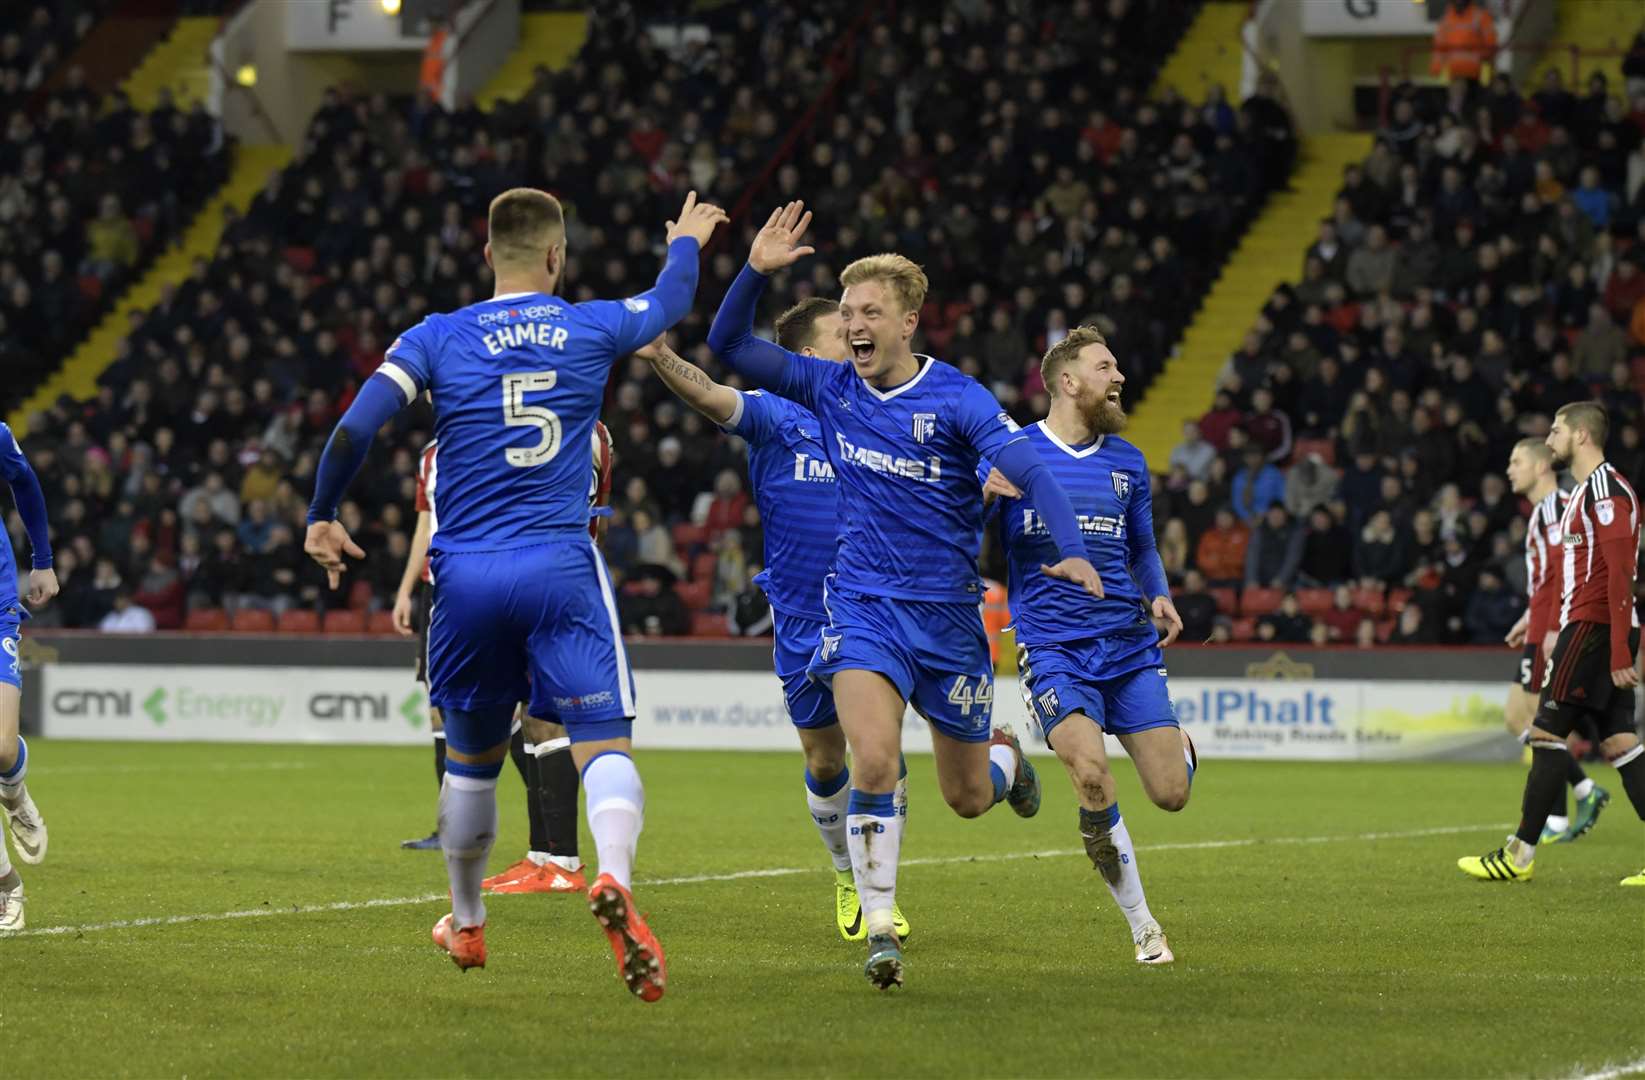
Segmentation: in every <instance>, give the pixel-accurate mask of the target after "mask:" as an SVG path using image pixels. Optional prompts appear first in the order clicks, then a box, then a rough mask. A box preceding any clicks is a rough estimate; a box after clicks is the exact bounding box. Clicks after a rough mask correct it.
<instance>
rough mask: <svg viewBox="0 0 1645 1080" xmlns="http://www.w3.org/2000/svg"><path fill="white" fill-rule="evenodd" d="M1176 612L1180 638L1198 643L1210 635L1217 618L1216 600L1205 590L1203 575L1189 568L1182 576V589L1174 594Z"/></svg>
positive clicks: (1191, 642) (1190, 642)
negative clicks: (1180, 620)
mask: <svg viewBox="0 0 1645 1080" xmlns="http://www.w3.org/2000/svg"><path fill="white" fill-rule="evenodd" d="M1175 603H1176V607H1177V614H1178V615H1179V616H1181V617H1182V635H1181V640H1183V641H1186V642H1188V643H1189V644H1198V643H1200V642H1202V641H1206V640H1208V639H1209V638H1210V637H1211V627H1212V625H1213V624H1214V623H1215V622H1216V618H1217V602H1216V599H1215V598H1214V597H1212V595H1211V594H1210V593H1209V592H1207V591H1206V586H1205V575H1204V574H1202V573H1200V572H1199V571H1198V570H1189V571H1188V572H1187V573H1186V574H1184V575H1183V578H1182V590H1181V591H1180V592H1178V593H1177V594H1176V596H1175Z"/></svg>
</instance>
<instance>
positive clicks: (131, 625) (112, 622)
mask: <svg viewBox="0 0 1645 1080" xmlns="http://www.w3.org/2000/svg"><path fill="white" fill-rule="evenodd" d="M97 629H99V630H101V631H102V632H103V633H105V634H152V633H154V630H155V622H154V615H153V613H152V612H150V611H149V610H148V609H147V608H145V607H142V606H141V605H139V604H136V603H134V602H133V601H132V598H131V592H130V591H129V590H127V589H124V588H121V589H119V590H118V591H116V592H115V594H114V604H113V607H111V608H110V609H109V613H108V614H107V615H104V616H103V618H102V620H101V621H99V622H98V624H97Z"/></svg>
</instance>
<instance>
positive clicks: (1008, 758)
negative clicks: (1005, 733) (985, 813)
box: [988, 744, 1017, 802]
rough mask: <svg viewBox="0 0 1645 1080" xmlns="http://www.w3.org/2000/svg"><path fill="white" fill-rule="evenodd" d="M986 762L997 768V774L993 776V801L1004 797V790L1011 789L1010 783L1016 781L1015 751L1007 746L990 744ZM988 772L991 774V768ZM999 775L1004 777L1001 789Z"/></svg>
mask: <svg viewBox="0 0 1645 1080" xmlns="http://www.w3.org/2000/svg"><path fill="white" fill-rule="evenodd" d="M988 764H989V765H991V766H992V767H993V768H994V769H998V770H999V775H997V776H994V791H995V796H994V801H995V802H999V801H1000V800H1001V799H1003V798H1005V794H1006V792H1008V791H1010V790H1011V785H1012V784H1014V783H1016V782H1017V753H1016V751H1015V750H1012V749H1011V748H1010V747H1009V746H1004V745H998V744H996V745H994V746H990V747H989V748H988ZM990 773H991V775H992V770H990ZM1000 776H1003V777H1005V787H1004V789H1003V790H1002V789H1001V788H1000V779H999V777H1000Z"/></svg>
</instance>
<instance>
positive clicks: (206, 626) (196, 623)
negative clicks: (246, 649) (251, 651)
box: [183, 607, 228, 634]
mask: <svg viewBox="0 0 1645 1080" xmlns="http://www.w3.org/2000/svg"><path fill="white" fill-rule="evenodd" d="M183 629H184V630H193V631H194V632H195V633H199V634H205V633H218V634H220V633H222V632H223V631H224V630H227V629H228V612H226V611H224V610H223V609H222V608H214V607H208V608H196V609H195V610H193V611H191V612H189V613H188V619H187V621H185V622H184V623H183Z"/></svg>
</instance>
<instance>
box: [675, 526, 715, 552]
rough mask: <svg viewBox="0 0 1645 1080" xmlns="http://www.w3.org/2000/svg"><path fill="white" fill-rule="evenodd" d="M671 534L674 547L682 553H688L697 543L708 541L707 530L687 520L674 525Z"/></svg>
mask: <svg viewBox="0 0 1645 1080" xmlns="http://www.w3.org/2000/svg"><path fill="white" fill-rule="evenodd" d="M673 535H674V549H675V550H676V551H678V552H680V554H682V555H684V554H688V553H689V552H690V551H691V549H692V548H693V547H694V546H696V545H697V544H706V543H707V542H708V530H707V529H705V528H703V527H702V526H701V525H693V524H692V523H691V522H689V521H682V522H680V523H679V524H678V525H676V526H674V534H673Z"/></svg>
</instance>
